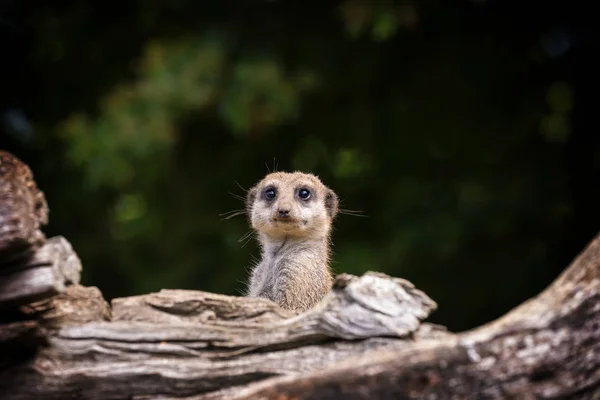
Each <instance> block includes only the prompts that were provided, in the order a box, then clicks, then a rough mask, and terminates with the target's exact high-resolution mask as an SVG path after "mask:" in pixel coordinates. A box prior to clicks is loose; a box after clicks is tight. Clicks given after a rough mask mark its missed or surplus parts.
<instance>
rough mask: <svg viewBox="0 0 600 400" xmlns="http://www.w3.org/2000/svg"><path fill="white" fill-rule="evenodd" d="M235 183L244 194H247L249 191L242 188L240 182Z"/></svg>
mask: <svg viewBox="0 0 600 400" xmlns="http://www.w3.org/2000/svg"><path fill="white" fill-rule="evenodd" d="M234 182H235V184H236V185H237V186H238V187H239V188H240V189H242V190H243V191H244V192H247V191H248V190H247V189H244V188H243V187H242V185H240V183H239V182H238V181H234Z"/></svg>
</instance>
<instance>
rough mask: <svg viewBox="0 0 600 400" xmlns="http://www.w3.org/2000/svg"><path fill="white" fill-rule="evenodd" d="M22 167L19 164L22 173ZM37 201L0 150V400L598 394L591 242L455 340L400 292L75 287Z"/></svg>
mask: <svg viewBox="0 0 600 400" xmlns="http://www.w3.org/2000/svg"><path fill="white" fill-rule="evenodd" d="M25 167H26V166H25ZM45 221H47V208H46V206H45V201H44V200H43V193H41V192H39V191H38V190H37V188H36V187H35V182H33V179H32V177H31V172H30V171H29V170H28V167H27V168H26V169H25V168H24V164H22V163H20V162H19V161H18V160H16V158H14V156H12V155H8V154H7V153H5V152H0V399H3V400H4V399H6V400H13V399H15V400H22V399H27V400H30V399H33V400H35V399H187V400H201V399H338V398H347V399H372V398H384V399H385V398H389V399H463V398H482V399H494V398H519V399H530V398H531V399H533V398H536V399H537V398H574V399H599V398H600V235H599V236H598V237H596V239H594V240H593V241H592V243H591V244H590V245H589V246H588V247H587V248H586V249H585V251H583V252H582V254H580V255H579V256H578V257H577V258H576V259H575V261H574V262H573V263H572V264H571V265H570V266H569V267H568V268H567V270H566V271H565V272H564V273H563V274H562V275H561V276H560V277H559V278H558V279H557V280H556V281H555V282H554V283H553V284H552V285H550V286H549V287H548V288H547V289H546V290H545V291H544V292H542V293H541V294H540V295H538V296H537V297H535V298H533V299H531V300H529V301H527V302H526V303H524V304H523V305H521V306H519V307H517V308H516V309H514V310H513V311H511V312H509V313H508V314H507V315H505V316H504V317H502V318H500V319H498V320H496V321H494V322H491V323H489V324H487V325H485V326H482V327H480V328H477V329H475V330H473V331H469V332H464V333H460V334H453V333H449V332H447V331H446V330H445V329H444V328H443V327H439V326H436V325H432V324H428V323H426V322H423V321H424V320H425V319H426V318H427V317H428V316H429V314H430V313H431V312H432V311H433V310H435V308H436V306H437V305H436V304H435V302H434V301H433V300H431V299H430V298H429V297H428V296H427V295H426V294H425V293H423V292H421V291H420V290H418V289H416V288H415V287H414V286H413V285H412V284H411V283H410V282H407V281H405V280H403V279H398V278H392V277H389V276H387V275H384V274H380V273H374V272H369V273H366V274H365V275H363V276H361V277H356V276H352V275H347V274H343V275H340V276H339V277H338V278H337V279H336V281H335V284H334V287H333V288H332V290H331V291H330V293H329V294H328V295H327V296H326V297H325V298H324V299H323V301H322V302H321V303H320V304H318V305H317V306H316V307H315V308H314V309H312V310H310V311H308V312H306V313H303V314H299V315H298V314H295V313H293V312H290V311H286V310H283V309H281V308H279V307H278V306H277V305H276V304H275V303H273V302H271V301H269V300H266V299H250V298H240V297H232V296H224V295H218V294H213V293H206V292H199V291H189V290H163V291H161V292H158V293H152V294H148V295H143V296H134V297H127V298H122V299H114V300H113V301H112V303H111V305H110V306H109V304H108V303H107V302H106V301H105V300H104V298H103V297H102V294H101V292H100V291H99V290H98V289H97V288H94V287H84V286H81V285H79V284H78V282H79V272H80V269H81V265H80V264H79V259H78V257H77V255H76V254H75V252H74V251H73V249H71V247H70V245H69V244H68V242H67V241H66V240H65V239H64V238H60V237H58V238H52V239H50V240H49V241H48V242H46V241H45V237H44V236H43V234H42V233H41V231H39V226H40V225H41V224H43V223H45Z"/></svg>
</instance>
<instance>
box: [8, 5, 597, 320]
mask: <svg viewBox="0 0 600 400" xmlns="http://www.w3.org/2000/svg"><path fill="white" fill-rule="evenodd" d="M590 4H591V3H590ZM596 19H597V18H596V17H595V14H594V12H593V7H592V6H590V5H588V3H587V2H583V1H580V2H567V1H562V2H517V1H500V0H495V1H493V0H489V1H448V0H443V1H442V0H439V1H364V0H351V1H343V2H328V1H324V2H306V1H305V2H301V1H283V0H273V1H258V0H256V1H221V2H199V1H191V0H190V1H188V0H173V1H168V2H167V1H164V2H161V1H146V2H140V1H122V2H109V1H106V2H90V1H63V2H47V1H27V0H20V1H17V0H14V1H6V0H4V1H2V2H0V38H1V40H2V50H1V51H2V53H1V54H2V55H1V61H2V62H1V65H2V74H1V76H2V77H3V81H2V86H1V91H0V116H1V118H2V130H1V135H0V147H2V148H4V149H7V150H9V151H11V152H13V153H15V154H16V155H17V156H18V157H20V158H21V159H23V160H24V161H26V162H27V163H28V164H30V166H31V167H32V168H33V170H34V173H35V176H36V180H37V182H38V184H39V186H40V187H41V189H42V190H44V192H45V193H46V196H47V199H48V202H49V204H50V209H51V213H50V224H49V225H48V226H47V227H46V228H45V231H46V232H47V234H48V235H57V234H61V235H64V236H65V237H66V238H67V239H69V241H71V243H72V244H73V246H74V248H75V250H76V251H77V252H78V254H79V255H80V257H81V258H82V261H83V265H84V271H83V283H84V284H86V285H94V286H98V287H99V288H100V289H101V290H102V291H103V293H104V294H105V296H106V297H107V298H112V297H115V296H126V295H133V294H140V293H144V292H149V291H157V290H159V289H161V288H188V289H198V290H206V291H212V292H219V293H226V294H238V293H239V291H240V290H241V289H242V288H243V286H244V284H243V282H244V281H245V279H246V278H247V270H248V268H249V265H250V263H251V260H252V256H254V257H258V254H259V253H258V249H257V247H256V245H255V243H254V242H250V243H248V244H247V245H246V246H244V247H242V243H240V242H238V239H239V238H240V237H242V236H243V235H244V233H246V232H247V231H248V226H247V222H246V221H245V219H244V217H241V216H240V217H236V218H233V219H231V220H225V221H224V220H222V217H221V216H219V214H220V213H224V212H227V211H230V210H235V209H239V208H242V207H243V204H242V202H240V201H239V200H238V199H236V198H235V197H234V196H232V195H231V194H230V192H231V193H233V194H236V195H241V196H243V195H244V192H243V190H242V189H241V188H240V187H238V185H237V184H236V182H238V183H239V185H241V186H242V187H245V188H248V187H249V186H251V185H253V184H254V183H255V182H256V181H258V180H260V178H261V177H262V176H263V175H264V174H265V173H267V169H268V168H273V166H274V164H277V165H278V168H279V169H280V170H294V169H300V170H303V171H309V172H313V173H316V174H318V175H319V176H320V177H321V178H322V180H323V181H324V182H325V183H326V184H327V185H328V186H330V187H332V188H333V189H334V190H335V191H336V192H337V193H338V195H339V196H340V198H341V199H342V200H343V207H345V208H349V209H355V210H361V211H363V212H364V213H365V214H366V215H367V217H366V218H359V217H354V216H348V215H341V216H340V218H339V219H338V220H337V221H336V225H335V232H334V235H333V242H334V264H333V268H334V270H335V271H336V272H337V273H339V272H349V273H353V274H361V273H363V272H364V271H367V270H376V271H383V272H385V273H388V274H390V275H394V276H399V277H403V278H406V279H409V280H411V281H412V282H413V283H414V284H415V285H416V286H417V287H419V288H421V289H423V290H424V291H426V292H427V293H428V294H429V295H430V296H431V297H432V298H433V299H434V300H436V301H437V302H438V304H439V309H438V311H436V312H435V313H434V315H433V316H432V318H431V320H432V321H434V322H438V323H442V324H445V325H447V326H448V327H449V328H450V329H452V330H463V329H468V328H471V327H473V326H476V325H478V324H481V323H483V322H486V321H488V320H491V319H494V318H496V317H498V316H500V315H501V314H503V313H505V312H507V311H508V310H509V309H510V308H511V307H514V306H516V305H517V304H519V303H521V302H523V301H524V300H525V299H527V298H529V297H531V296H533V295H535V294H537V293H538V292H539V291H540V290H542V289H543V288H544V287H545V286H547V285H548V284H549V283H550V282H551V281H552V280H553V279H554V278H555V277H556V276H557V275H558V274H559V273H560V272H561V271H562V270H563V269H564V268H565V267H566V265H567V264H568V263H569V262H570V261H571V259H572V258H573V257H574V256H575V255H576V254H577V253H578V252H579V251H580V250H581V249H582V248H583V247H584V246H585V245H586V243H587V242H588V241H589V240H591V239H592V237H593V236H594V235H595V234H596V232H597V231H598V226H599V222H600V214H599V207H598V204H599V200H600V189H599V183H600V182H599V178H600V141H599V132H598V112H597V107H598V93H599V92H598V89H599V88H598V69H597V63H595V59H596V57H597V55H598V47H599V46H598V33H597V32H595V28H594V24H595V20H596Z"/></svg>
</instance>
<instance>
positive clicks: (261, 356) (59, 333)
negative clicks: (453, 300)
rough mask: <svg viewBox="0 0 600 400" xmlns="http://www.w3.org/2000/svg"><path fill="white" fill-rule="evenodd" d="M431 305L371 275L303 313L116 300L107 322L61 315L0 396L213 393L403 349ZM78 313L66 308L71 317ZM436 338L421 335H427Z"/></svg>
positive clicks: (180, 299) (7, 373)
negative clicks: (75, 320)
mask: <svg viewBox="0 0 600 400" xmlns="http://www.w3.org/2000/svg"><path fill="white" fill-rule="evenodd" d="M89 295H90V296H91V297H94V296H100V294H99V292H95V293H89ZM66 299H67V297H65V300H66ZM100 299H101V298H100ZM52 302H53V303H54V304H55V306H57V305H58V304H60V303H61V300H60V298H59V297H57V298H54V299H52ZM100 302H101V300H100ZM63 308H65V307H63ZM66 308H68V307H66ZM434 308H435V303H434V302H433V301H432V300H431V299H429V298H428V297H427V296H426V295H425V294H423V293H422V292H420V291H418V290H416V289H415V288H414V287H413V286H412V285H411V284H410V283H409V282H407V281H404V280H402V279H395V278H390V277H388V276H386V275H383V274H377V273H368V274H365V275H364V276H363V277H360V278H357V277H353V276H350V275H343V276H341V277H340V278H339V279H338V281H337V284H336V286H335V287H334V289H333V290H332V292H331V293H330V294H329V295H328V296H327V297H326V298H325V299H324V301H323V302H322V303H321V304H320V305H319V306H318V307H317V308H315V309H314V310H311V311H310V312H308V313H305V314H301V315H294V314H292V313H290V312H288V311H285V310H281V309H279V308H278V307H277V306H276V305H275V304H274V303H272V302H270V301H268V300H265V299H243V298H238V297H230V296H223V295H216V294H211V293H204V292H194V291H162V292H159V293H155V294H150V295H146V296H137V297H133V298H126V299H117V300H114V301H113V316H114V319H113V320H112V321H111V322H106V321H105V322H90V323H84V324H80V323H76V324H73V323H72V320H71V317H69V315H68V314H69V313H67V312H63V313H62V320H61V321H55V322H54V323H53V324H52V325H54V326H58V325H59V326H60V327H59V328H58V329H57V330H55V331H54V333H53V334H51V335H50V336H48V344H49V346H48V347H46V348H42V349H40V351H39V354H38V355H37V357H36V359H35V360H34V361H33V362H31V363H26V364H21V365H17V366H15V367H13V368H9V369H6V370H4V371H2V372H0V397H1V398H3V399H35V398H44V399H53V398H56V399H63V398H73V397H76V396H83V398H89V399H96V398H98V399H100V398H102V399H106V398H111V399H113V398H114V399H117V398H131V396H134V395H136V396H145V395H146V396H148V395H157V394H160V393H163V394H168V395H172V396H181V395H192V394H195V393H202V392H208V391H216V390H219V389H222V388H223V387H229V386H235V385H244V384H247V383H248V382H252V381H256V380H260V379H264V378H267V377H269V376H276V375H281V374H289V373H298V372H303V371H310V370H314V369H320V368H323V367H325V366H331V365H334V364H335V363H336V362H339V361H340V360H343V359H346V358H348V357H351V356H355V355H358V354H361V353H363V352H365V351H369V350H373V349H376V348H392V347H396V346H401V345H402V344H403V343H404V342H405V341H411V340H413V339H412V338H411V334H413V333H415V332H416V331H417V330H419V329H420V327H421V325H420V320H421V319H423V318H425V317H426V316H427V315H428V314H429V313H430V312H431V311H432V310H433V309H434ZM79 312H80V310H79V309H78V308H77V307H72V308H71V314H78V313H79ZM351 315H354V318H352V317H351ZM96 321H99V319H96ZM57 322H59V323H58V324H57ZM441 332H442V331H440V330H439V329H435V328H432V327H430V326H426V327H424V328H423V334H424V335H432V336H433V335H435V334H437V335H440V334H443V333H441ZM400 338H403V339H404V340H401V339H400ZM360 339H362V340H360ZM50 366H51V367H50ZM1 382H5V384H4V385H3V384H2V383H1Z"/></svg>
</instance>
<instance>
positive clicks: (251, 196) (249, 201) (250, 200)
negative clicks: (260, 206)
mask: <svg viewBox="0 0 600 400" xmlns="http://www.w3.org/2000/svg"><path fill="white" fill-rule="evenodd" d="M256 193H258V189H257V188H256V186H255V187H253V188H251V189H250V190H248V193H247V194H246V214H248V216H250V214H252V206H253V205H254V200H256Z"/></svg>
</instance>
